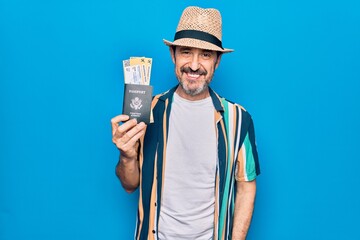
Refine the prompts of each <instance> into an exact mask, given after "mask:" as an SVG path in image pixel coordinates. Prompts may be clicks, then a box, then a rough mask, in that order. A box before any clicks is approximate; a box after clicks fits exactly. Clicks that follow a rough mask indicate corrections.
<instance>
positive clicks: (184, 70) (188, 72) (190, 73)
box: [180, 67, 207, 78]
mask: <svg viewBox="0 0 360 240" xmlns="http://www.w3.org/2000/svg"><path fill="white" fill-rule="evenodd" d="M180 71H181V72H182V73H186V75H187V76H188V77H189V78H198V77H200V76H201V75H206V74H207V71H206V70H203V69H198V70H196V71H193V70H192V69H191V68H190V67H181V68H180Z"/></svg>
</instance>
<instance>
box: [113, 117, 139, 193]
mask: <svg viewBox="0 0 360 240" xmlns="http://www.w3.org/2000/svg"><path fill="white" fill-rule="evenodd" d="M120 122H124V123H123V124H120ZM111 127H112V141H113V143H114V144H115V145H116V147H117V148H118V149H119V150H120V159H119V163H118V164H117V166H116V175H117V176H118V177H119V178H120V181H121V184H122V185H123V187H124V188H125V190H126V191H127V192H132V191H134V190H135V189H136V188H137V186H138V185H139V179H140V178H139V162H138V152H139V139H140V138H141V137H142V136H144V134H145V131H146V125H145V123H143V122H141V123H137V121H136V119H131V120H129V116H127V115H118V116H116V117H114V118H113V119H111Z"/></svg>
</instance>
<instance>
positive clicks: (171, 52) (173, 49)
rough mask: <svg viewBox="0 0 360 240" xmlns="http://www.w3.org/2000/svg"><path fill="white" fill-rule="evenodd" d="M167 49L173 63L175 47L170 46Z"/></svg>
mask: <svg viewBox="0 0 360 240" xmlns="http://www.w3.org/2000/svg"><path fill="white" fill-rule="evenodd" d="M169 51H170V55H171V59H172V61H173V63H174V64H175V48H173V47H171V46H170V47H169Z"/></svg>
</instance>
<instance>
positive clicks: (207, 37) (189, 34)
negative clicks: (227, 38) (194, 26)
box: [174, 30, 224, 49]
mask: <svg viewBox="0 0 360 240" xmlns="http://www.w3.org/2000/svg"><path fill="white" fill-rule="evenodd" d="M180 38H194V39H198V40H202V41H206V42H209V43H212V44H214V45H216V46H218V47H219V48H221V49H224V48H223V47H222V43H221V41H220V40H219V39H218V38H217V37H215V36H214V35H211V34H209V33H206V32H202V31H198V30H181V31H178V32H176V33H175V36H174V41H175V40H178V39H180Z"/></svg>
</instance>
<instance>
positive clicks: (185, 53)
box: [181, 49, 191, 56]
mask: <svg viewBox="0 0 360 240" xmlns="http://www.w3.org/2000/svg"><path fill="white" fill-rule="evenodd" d="M190 54H191V52H190V50H187V49H184V50H182V51H181V55H183V56H189V55H190Z"/></svg>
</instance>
